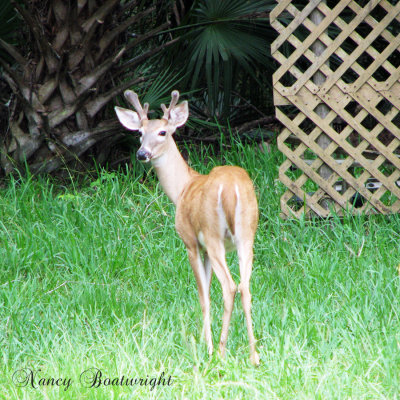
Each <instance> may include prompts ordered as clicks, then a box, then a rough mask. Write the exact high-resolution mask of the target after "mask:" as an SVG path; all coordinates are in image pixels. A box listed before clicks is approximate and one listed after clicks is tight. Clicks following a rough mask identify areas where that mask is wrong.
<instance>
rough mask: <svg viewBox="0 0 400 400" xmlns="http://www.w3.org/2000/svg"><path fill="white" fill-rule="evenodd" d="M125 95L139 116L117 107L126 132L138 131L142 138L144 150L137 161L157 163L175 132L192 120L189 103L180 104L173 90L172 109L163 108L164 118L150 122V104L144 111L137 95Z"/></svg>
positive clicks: (163, 106)
mask: <svg viewBox="0 0 400 400" xmlns="http://www.w3.org/2000/svg"><path fill="white" fill-rule="evenodd" d="M124 94H125V97H126V99H127V100H128V101H129V102H130V103H131V104H132V105H133V107H134V108H135V110H136V112H135V111H132V110H127V109H126V108H121V107H115V112H116V113H117V116H118V119H119V121H120V122H121V124H122V125H123V126H124V127H125V128H127V129H130V130H132V131H139V132H140V134H141V137H140V143H141V146H140V148H139V150H138V151H137V153H136V157H137V159H138V160H140V161H143V162H149V161H150V160H155V159H157V158H158V157H160V156H161V155H162V154H164V152H165V151H166V150H167V149H168V145H169V142H170V141H171V140H173V138H172V134H173V133H174V132H175V130H176V128H178V127H179V126H182V125H183V124H184V123H185V122H186V120H187V118H188V116H189V107H188V102H187V101H183V102H182V103H180V104H177V103H178V99H179V92H178V91H177V90H174V91H173V92H172V93H171V103H170V105H169V107H166V106H165V105H164V104H161V109H162V110H163V112H164V115H163V116H162V118H161V119H152V120H149V119H148V117H147V112H148V110H149V104H148V103H145V104H144V106H143V107H142V105H141V104H140V102H139V98H138V95H137V94H136V93H135V92H132V91H131V90H127V91H126V92H125V93H124Z"/></svg>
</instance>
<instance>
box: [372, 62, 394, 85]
mask: <svg viewBox="0 0 400 400" xmlns="http://www.w3.org/2000/svg"><path fill="white" fill-rule="evenodd" d="M372 76H373V77H374V78H375V79H376V80H377V81H378V82H384V81H386V80H387V79H388V78H389V77H390V73H389V72H388V71H386V69H385V68H383V67H382V66H380V67H379V68H378V69H377V70H376V71H375V72H374V73H373V74H372Z"/></svg>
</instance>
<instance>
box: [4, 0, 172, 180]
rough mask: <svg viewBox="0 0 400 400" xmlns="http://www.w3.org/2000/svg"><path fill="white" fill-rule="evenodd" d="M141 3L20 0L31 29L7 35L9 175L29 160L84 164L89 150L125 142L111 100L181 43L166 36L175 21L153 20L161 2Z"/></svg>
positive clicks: (37, 168) (53, 165)
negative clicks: (109, 109)
mask: <svg viewBox="0 0 400 400" xmlns="http://www.w3.org/2000/svg"><path fill="white" fill-rule="evenodd" d="M138 3H139V2H136V1H129V0H127V1H123V0H106V1H98V0H69V1H64V0H49V1H34V0H20V1H18V2H14V3H13V6H14V7H15V10H16V11H17V13H18V15H19V17H20V18H21V19H22V20H23V25H24V29H21V36H20V37H19V38H18V39H19V40H18V43H19V44H18V45H16V46H14V45H12V44H10V43H9V41H5V40H4V39H1V37H0V49H2V50H3V52H2V53H1V52H0V66H1V67H2V69H3V71H2V75H3V78H4V80H5V81H6V82H7V84H8V85H9V87H10V88H11V90H12V97H11V99H9V101H8V103H7V105H8V109H9V118H8V125H9V127H8V128H6V127H2V128H1V129H2V130H0V138H1V143H0V152H1V157H0V166H1V167H2V169H3V171H4V172H5V173H6V174H8V173H10V172H12V171H13V170H15V168H20V167H21V166H24V165H25V164H27V165H29V167H30V170H31V171H33V172H52V171H55V170H57V169H58V168H60V167H61V166H64V165H68V164H70V163H71V161H73V160H75V161H77V162H80V156H81V155H82V154H84V153H86V152H87V151H88V150H89V149H91V150H92V153H93V155H94V156H97V157H100V158H101V157H102V156H104V154H106V153H107V152H108V151H109V149H110V146H111V144H112V143H113V142H115V141H116V140H118V138H119V137H120V128H119V126H118V123H117V122H116V120H115V118H114V117H112V118H111V119H107V115H110V114H109V113H107V107H106V106H107V103H109V102H110V100H112V99H113V98H114V97H115V96H117V95H119V94H120V93H121V92H122V91H124V90H125V89H127V88H129V87H132V86H134V85H138V84H140V83H141V82H144V81H145V80H146V77H145V76H144V75H143V74H142V73H141V72H140V71H141V69H140V68H139V66H141V65H143V63H144V62H145V61H146V60H148V59H149V57H151V56H153V55H155V54H158V53H159V52H160V51H161V50H162V49H164V48H166V47H167V46H169V45H170V44H172V43H173V42H174V40H169V41H166V40H159V33H160V32H162V31H163V30H165V29H166V28H167V27H168V25H169V23H168V22H165V21H166V19H164V22H162V21H161V22H160V21H159V20H160V15H161V17H162V16H163V14H162V13H158V14H157V15H158V19H157V20H156V19H155V18H154V15H155V11H156V6H157V3H158V2H157V1H147V2H146V1H144V2H141V3H140V4H141V6H139V5H138ZM4 51H5V52H6V53H7V54H8V57H4ZM2 54H3V56H2ZM10 57H11V58H12V59H13V60H14V62H13V63H12V62H10ZM147 78H148V77H147ZM103 158H104V157H103Z"/></svg>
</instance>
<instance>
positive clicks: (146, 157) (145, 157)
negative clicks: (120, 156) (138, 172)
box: [136, 149, 151, 162]
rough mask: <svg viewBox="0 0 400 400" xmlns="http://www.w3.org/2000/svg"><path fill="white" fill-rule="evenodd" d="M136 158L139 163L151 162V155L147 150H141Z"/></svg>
mask: <svg viewBox="0 0 400 400" xmlns="http://www.w3.org/2000/svg"><path fill="white" fill-rule="evenodd" d="M136 158H137V159H138V160H139V161H145V162H147V161H150V158H151V153H150V152H149V151H148V150H146V149H139V150H138V151H137V153H136Z"/></svg>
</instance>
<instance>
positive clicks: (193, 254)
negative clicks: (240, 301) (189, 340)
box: [188, 245, 213, 355]
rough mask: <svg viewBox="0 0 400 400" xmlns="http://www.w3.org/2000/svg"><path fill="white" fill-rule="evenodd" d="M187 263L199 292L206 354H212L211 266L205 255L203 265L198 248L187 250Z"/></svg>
mask: <svg viewBox="0 0 400 400" xmlns="http://www.w3.org/2000/svg"><path fill="white" fill-rule="evenodd" d="M188 256H189V262H190V265H191V266H192V269H193V272H194V276H195V278H196V282H197V289H198V291H199V300H200V306H201V311H202V312H203V323H204V336H205V339H206V343H207V347H208V353H209V354H210V355H211V354H212V352H213V342H212V336H211V320H210V284H211V275H212V271H211V264H210V262H209V260H208V256H207V254H205V255H204V263H203V261H202V259H201V254H200V250H199V248H198V246H197V245H196V246H193V247H191V248H188Z"/></svg>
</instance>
